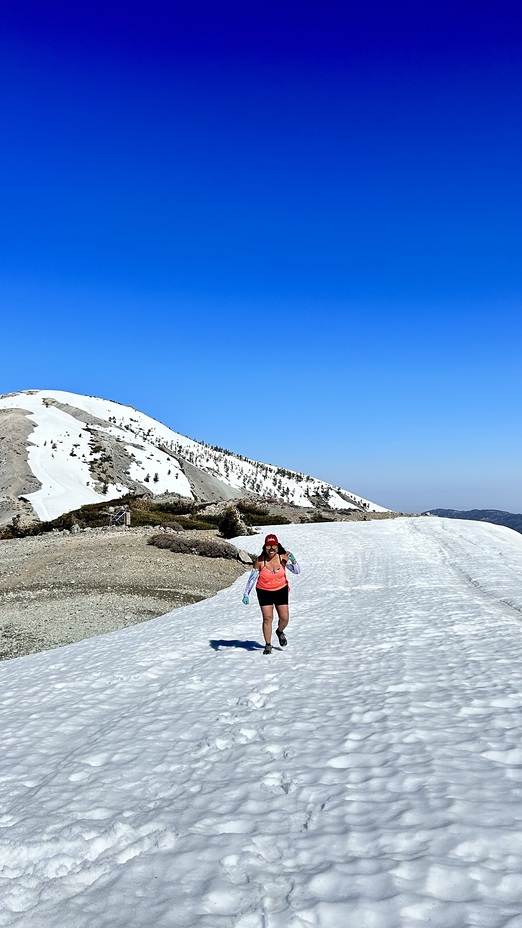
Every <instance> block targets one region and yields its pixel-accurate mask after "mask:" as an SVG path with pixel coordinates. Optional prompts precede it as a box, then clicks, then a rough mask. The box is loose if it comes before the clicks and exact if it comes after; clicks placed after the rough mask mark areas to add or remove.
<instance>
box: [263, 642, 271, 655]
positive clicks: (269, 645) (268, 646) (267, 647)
mask: <svg viewBox="0 0 522 928" xmlns="http://www.w3.org/2000/svg"><path fill="white" fill-rule="evenodd" d="M271 653H272V645H271V644H265V650H264V651H263V654H271Z"/></svg>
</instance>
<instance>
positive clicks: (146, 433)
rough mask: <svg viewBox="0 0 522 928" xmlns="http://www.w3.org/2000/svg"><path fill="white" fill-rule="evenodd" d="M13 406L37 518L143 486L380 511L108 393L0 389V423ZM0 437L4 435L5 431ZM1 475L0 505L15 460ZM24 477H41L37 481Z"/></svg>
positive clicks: (16, 477) (13, 480)
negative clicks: (23, 425)
mask: <svg viewBox="0 0 522 928" xmlns="http://www.w3.org/2000/svg"><path fill="white" fill-rule="evenodd" d="M13 410H24V411H25V412H24V413H23V414H21V415H23V416H24V417H25V418H24V421H26V419H27V418H28V419H29V420H30V421H31V423H34V430H33V431H32V432H31V434H30V436H29V439H28V445H27V450H26V443H27V437H26V435H25V434H24V436H23V441H22V438H20V447H19V448H16V449H14V451H15V452H16V453H14V452H13V453H12V454H11V459H12V461H13V462H14V463H15V465H17V466H21V465H22V463H23V464H26V466H27V472H26V475H25V476H26V479H27V481H28V491H27V492H25V493H24V496H25V499H27V500H28V501H29V502H30V503H31V505H32V507H33V509H34V511H35V512H36V514H37V516H38V518H40V519H42V520H45V519H54V518H56V517H57V516H59V515H61V514H62V513H64V512H68V511H70V510H72V509H76V508H78V507H79V506H82V505H85V504H87V503H92V502H99V501H102V500H103V499H106V498H109V499H110V498H115V497H117V496H123V495H124V494H126V493H128V492H129V491H131V492H132V491H135V492H143V490H144V489H146V490H149V491H150V492H152V493H154V494H161V493H166V492H172V493H178V494H180V495H181V496H185V497H188V498H197V499H204V500H207V499H209V500H214V499H216V500H219V499H230V498H233V497H238V496H241V495H242V494H244V493H249V494H254V495H257V496H259V497H261V498H273V499H276V500H280V501H284V502H287V503H294V504H296V505H298V506H305V507H312V506H314V505H315V504H316V503H317V502H318V501H319V502H320V503H321V504H322V505H323V506H324V505H326V506H330V507H332V508H335V509H359V510H360V509H364V510H368V511H372V512H385V511H386V510H385V509H384V508H383V507H382V506H378V505H376V504H375V503H371V502H370V501H369V500H365V499H363V498H362V497H360V496H355V495H354V494H353V493H350V492H349V491H347V490H342V489H341V488H340V487H334V486H332V485H331V484H328V483H325V482H324V481H322V480H317V479H315V478H314V477H308V476H306V475H304V474H298V473H296V472H294V471H288V470H285V469H284V468H280V467H275V466H273V465H270V464H260V463H258V462H257V461H250V460H248V459H247V458H244V457H241V456H239V455H236V454H232V453H231V452H228V451H224V450H223V449H216V448H212V447H209V446H208V445H205V444H203V443H201V442H197V441H193V440H192V439H190V438H185V437H184V436H183V435H179V434H178V433H177V432H173V431H172V429H169V428H167V426H165V425H162V424H161V423H160V422H157V421H156V420H155V419H151V418H150V417H149V416H146V415H144V414H143V413H141V412H138V411H137V410H135V409H133V408H132V407H131V406H122V405H120V404H119V403H115V402H113V401H111V400H102V399H98V398H96V397H90V396H80V395H78V394H75V393H66V392H64V391H62V390H26V391H24V392H22V393H11V394H8V395H6V396H1V397H0V433H1V429H2V411H3V412H4V413H6V412H7V411H11V412H12V411H13ZM9 422H10V429H12V420H11V419H10V420H9ZM2 438H3V439H4V441H5V440H6V439H9V434H6V435H2ZM12 450H13V449H12ZM20 454H22V457H23V460H22V461H20V458H19V456H20ZM0 461H1V457H0ZM5 470H6V466H4V471H5ZM1 477H2V479H1V483H0V515H1V509H2V507H1V502H2V500H1V496H2V492H3V493H4V497H5V500H7V501H9V500H10V497H12V495H13V494H12V493H11V494H10V492H9V487H10V485H11V484H13V485H16V487H17V490H18V487H19V482H20V479H21V475H20V472H19V471H17V470H16V467H15V468H14V469H13V468H12V472H10V473H4V474H2V475H1ZM34 478H36V479H37V480H38V481H39V483H40V485H41V486H40V489H38V490H37V491H34V488H33V485H32V484H33V483H34ZM18 495H20V493H18ZM4 511H5V513H6V518H7V514H9V515H10V513H11V511H12V505H11V508H9V507H8V506H7V505H4ZM4 521H5V519H4Z"/></svg>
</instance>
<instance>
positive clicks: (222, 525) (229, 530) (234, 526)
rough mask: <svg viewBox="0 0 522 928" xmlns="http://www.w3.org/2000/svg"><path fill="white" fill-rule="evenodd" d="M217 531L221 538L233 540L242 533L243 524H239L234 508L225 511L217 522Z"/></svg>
mask: <svg viewBox="0 0 522 928" xmlns="http://www.w3.org/2000/svg"><path fill="white" fill-rule="evenodd" d="M218 529H219V531H220V533H221V535H222V536H223V538H235V537H236V536H237V535H242V534H243V532H244V524H243V523H242V522H241V519H240V516H239V513H238V511H237V509H236V508H235V507H234V506H230V507H229V508H228V509H225V511H224V512H223V515H222V516H221V518H220V520H219V522H218Z"/></svg>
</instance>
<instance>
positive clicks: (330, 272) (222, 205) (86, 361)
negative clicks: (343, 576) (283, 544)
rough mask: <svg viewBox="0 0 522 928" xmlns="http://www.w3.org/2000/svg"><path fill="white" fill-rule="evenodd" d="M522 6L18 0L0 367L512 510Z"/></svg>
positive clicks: (1, 267)
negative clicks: (33, 0) (76, 2)
mask: <svg viewBox="0 0 522 928" xmlns="http://www.w3.org/2000/svg"><path fill="white" fill-rule="evenodd" d="M521 46H522V13H521V10H520V4H519V3H512V4H511V3H502V2H500V3H496V4H492V3H490V2H488V3H480V2H470V3H459V2H455V3H451V4H449V3H444V2H443V3H436V4H435V3H419V2H418V0H416V2H415V3H397V4H391V3H380V2H376V3H373V4H360V3H350V2H345V3H328V2H326V3H321V4H299V5H297V4H295V5H294V4H288V3H287V4H285V3H284V2H283V3H281V4H278V5H276V4H270V3H263V4H261V3H244V2H242V3H227V2H226V0H224V2H222V3H198V2H192V3H190V4H181V3H177V2H169V3H167V2H165V3H161V2H155V0H151V2H147V3H144V2H142V3H133V2H127V3H125V4H123V3H121V4H120V3H114V2H110V0H107V2H105V3H101V2H98V0H94V2H92V0H90V2H89V3H88V4H81V5H80V4H75V3H70V2H67V3H65V2H46V0H39V2H32V0H31V2H24V0H17V2H16V3H15V2H12V3H11V2H9V0H7V2H5V3H4V4H2V11H1V12H0V78H1V83H2V86H1V94H0V127H1V131H2V145H1V146H0V171H1V178H2V181H1V184H2V198H1V209H0V301H1V314H2V324H1V333H2V344H3V350H2V355H1V365H0V392H3V393H7V392H12V391H14V390H20V389H27V388H31V387H35V388H45V387H52V388H55V389H65V390H73V391H76V392H79V393H87V394H91V395H97V396H103V397H108V398H110V399H115V400H118V401H120V402H122V403H129V404H131V405H133V406H136V407H137V408H139V409H140V410H142V411H143V412H145V413H147V414H149V415H152V416H154V417H155V418H157V419H160V420H161V421H162V422H165V424H167V425H169V426H170V427H171V428H173V429H175V430H177V431H180V432H182V433H184V434H187V435H190V436H191V437H194V438H198V439H201V440H204V441H206V442H209V443H210V444H216V445H219V446H221V447H226V448H229V449H231V450H233V451H237V452H239V453H241V454H245V455H248V456H250V457H252V458H255V459H257V460H263V461H269V462H271V463H275V464H280V465H283V466H286V467H289V468H293V469H296V470H300V471H304V472H306V473H311V474H313V475H314V476H318V477H321V478H323V479H325V480H329V481H331V482H332V483H335V484H340V485H342V486H345V487H346V488H348V489H350V490H352V491H354V492H356V493H359V494H361V495H363V496H365V497H368V498H370V499H373V500H374V501H375V502H378V503H380V504H382V505H384V506H388V507H390V508H394V509H398V510H400V511H404V512H410V511H422V510H425V509H429V508H436V507H454V508H460V509H467V508H497V509H509V510H511V511H517V512H521V511H522V480H521V461H522V436H521V427H520V426H521V406H522V403H521V400H522V396H521V393H522V390H521V373H520V367H521V336H522V321H521V296H522V264H521V244H522V228H521V227H522V223H521V215H522V212H521V206H522V202H521V201H522V189H521V188H522V180H521V177H522V175H521V164H522V118H521V117H522V106H521V103H522V101H521V96H522V95H521V90H522V63H521V62H522V56H521V52H522V48H521Z"/></svg>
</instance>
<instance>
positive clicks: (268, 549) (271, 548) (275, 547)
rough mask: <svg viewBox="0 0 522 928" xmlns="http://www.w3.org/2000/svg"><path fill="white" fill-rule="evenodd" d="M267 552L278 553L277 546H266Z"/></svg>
mask: <svg viewBox="0 0 522 928" xmlns="http://www.w3.org/2000/svg"><path fill="white" fill-rule="evenodd" d="M265 548H266V550H267V551H277V545H265Z"/></svg>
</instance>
